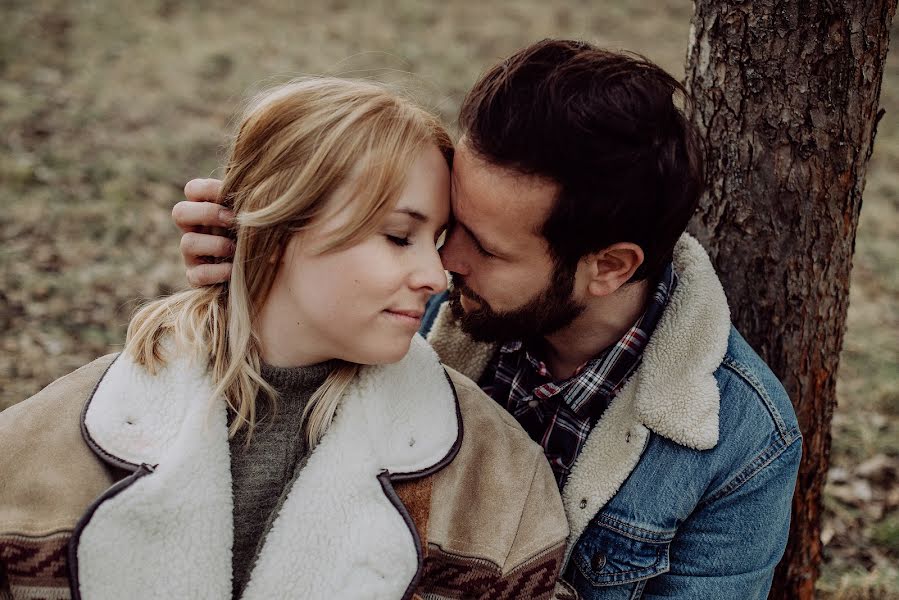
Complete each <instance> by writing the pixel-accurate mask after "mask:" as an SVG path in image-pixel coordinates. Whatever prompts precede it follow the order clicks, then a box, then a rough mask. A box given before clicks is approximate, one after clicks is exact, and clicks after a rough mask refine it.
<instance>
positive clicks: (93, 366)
mask: <svg viewBox="0 0 899 600" xmlns="http://www.w3.org/2000/svg"><path fill="white" fill-rule="evenodd" d="M116 356H118V355H117V354H107V355H106V356H101V357H100V358H98V359H96V360H94V361H92V362H89V363H88V364H86V365H84V366H82V367H80V368H79V369H77V370H75V371H72V372H71V373H69V374H68V375H63V376H62V377H60V378H59V379H57V380H56V381H54V382H53V383H51V384H49V385H48V386H47V387H45V388H44V389H42V390H41V391H39V392H38V393H36V394H35V395H34V396H31V397H30V398H27V399H26V400H23V401H21V402H19V403H17V404H14V405H12V406H11V407H9V408H7V409H6V410H4V411H2V412H0V431H4V433H13V429H15V430H22V429H25V428H28V426H29V425H39V426H40V427H41V428H42V429H44V428H46V427H48V426H49V425H51V424H52V423H54V422H57V421H64V420H66V418H67V417H70V416H75V417H76V418H77V417H78V416H79V415H80V414H81V409H82V407H83V405H84V402H85V401H86V400H87V399H88V397H89V396H90V394H91V393H92V392H93V390H94V388H95V387H96V386H97V383H98V382H99V381H100V379H101V378H102V377H103V374H104V373H105V372H106V370H107V369H108V368H109V365H111V364H112V361H114V360H115V358H116ZM6 428H12V429H10V430H9V431H7V430H6ZM0 439H8V438H6V437H0Z"/></svg>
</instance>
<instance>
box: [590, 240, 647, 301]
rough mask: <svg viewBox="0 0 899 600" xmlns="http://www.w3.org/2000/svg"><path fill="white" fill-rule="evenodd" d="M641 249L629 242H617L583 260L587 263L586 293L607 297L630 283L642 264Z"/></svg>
mask: <svg viewBox="0 0 899 600" xmlns="http://www.w3.org/2000/svg"><path fill="white" fill-rule="evenodd" d="M643 258H644V257H643V248H641V247H640V246H638V245H637V244H632V243H631V242H618V243H617V244H612V245H611V246H609V247H607V248H603V249H602V250H600V251H599V252H596V253H594V254H590V255H588V256H587V257H585V258H584V260H586V261H587V266H588V271H587V272H588V277H589V280H588V282H587V292H588V293H589V294H590V295H591V296H608V295H609V294H612V293H614V292H615V291H617V290H618V289H619V288H620V287H621V286H623V285H624V284H625V283H627V282H628V281H630V278H631V277H633V275H634V272H636V270H637V269H638V268H639V267H640V265H642V264H643Z"/></svg>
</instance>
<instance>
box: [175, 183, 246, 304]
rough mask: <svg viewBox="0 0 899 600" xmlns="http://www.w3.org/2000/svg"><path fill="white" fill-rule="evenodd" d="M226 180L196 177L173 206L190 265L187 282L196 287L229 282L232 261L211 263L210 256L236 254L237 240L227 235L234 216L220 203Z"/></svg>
mask: <svg viewBox="0 0 899 600" xmlns="http://www.w3.org/2000/svg"><path fill="white" fill-rule="evenodd" d="M221 191H222V182H221V181H219V180H218V179H192V180H191V181H188V182H187V185H186V186H184V197H185V198H187V200H182V201H181V202H179V203H178V204H176V205H175V207H174V208H173V209H172V219H173V220H174V221H175V225H177V226H178V228H179V229H180V230H181V231H182V232H184V235H182V236H181V257H182V258H183V259H184V266H185V267H187V281H188V282H189V283H190V284H191V285H192V286H194V287H200V286H204V285H212V284H214V283H221V282H223V281H227V280H228V279H229V278H230V277H231V263H230V262H210V257H214V258H227V257H230V256H231V255H233V254H234V242H232V241H231V240H230V239H228V238H227V237H226V235H227V229H226V228H228V227H231V225H232V224H233V220H234V215H233V214H232V213H231V211H229V210H228V209H226V208H222V207H221V206H220V205H219V202H220V201H221V199H220V197H219V196H220V195H221Z"/></svg>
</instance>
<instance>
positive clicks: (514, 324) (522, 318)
mask: <svg viewBox="0 0 899 600" xmlns="http://www.w3.org/2000/svg"><path fill="white" fill-rule="evenodd" d="M576 269H577V264H575V266H574V267H567V266H564V265H561V264H558V263H557V264H556V266H555V269H554V271H553V277H552V280H551V281H550V282H549V285H547V286H546V287H545V288H544V289H543V290H541V291H540V292H539V293H538V294H537V295H536V296H534V298H532V299H531V300H530V301H528V302H527V303H526V304H525V305H524V306H521V307H519V308H516V309H515V310H510V311H504V312H496V311H495V310H493V308H491V307H490V304H489V303H488V302H487V301H486V300H484V299H483V298H481V297H480V296H478V295H477V294H476V293H475V292H473V291H472V290H471V289H469V288H468V287H467V286H466V285H465V279H464V278H463V277H462V276H461V275H458V274H457V273H452V278H453V287H452V289H451V290H450V293H449V301H450V308H451V309H452V311H453V316H454V317H455V318H456V320H457V322H458V323H459V325H460V326H461V327H462V331H464V332H465V333H467V334H468V335H470V336H471V337H472V338H473V339H475V340H476V341H479V342H506V341H511V340H527V339H535V338H540V337H544V336H547V335H550V334H552V333H555V332H556V331H559V330H560V329H562V328H564V327H566V326H568V325H570V324H571V322H572V321H574V320H575V319H576V318H577V317H578V316H579V315H580V314H581V313H582V312H584V308H585V306H584V305H583V304H580V303H578V302H576V301H575V300H574V299H573V298H572V297H571V293H572V292H573V291H574V274H575V270H576ZM462 295H464V296H465V297H466V298H468V299H470V300H474V301H475V302H477V303H478V304H479V305H480V306H478V308H475V309H472V310H470V311H468V312H466V311H465V309H464V308H462V301H461V296H462Z"/></svg>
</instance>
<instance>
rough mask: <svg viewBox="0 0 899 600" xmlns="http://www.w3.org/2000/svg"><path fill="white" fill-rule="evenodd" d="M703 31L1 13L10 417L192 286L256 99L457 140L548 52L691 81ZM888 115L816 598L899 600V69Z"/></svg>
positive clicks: (418, 19)
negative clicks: (400, 91) (325, 104)
mask: <svg viewBox="0 0 899 600" xmlns="http://www.w3.org/2000/svg"><path fill="white" fill-rule="evenodd" d="M691 14H692V4H691V3H690V2H689V1H687V0H665V1H662V2H653V3H636V2H625V1H624V0H608V1H605V2H598V1H595V0H594V1H591V2H587V1H565V2H553V3H548V2H538V1H537V0H518V1H516V2H506V1H502V2H490V3H487V2H482V1H477V0H455V1H454V2H444V3H422V2H416V1H413V0H395V1H393V2H388V1H385V0H380V1H378V0H370V1H365V2H362V1H361V0H360V1H351V0H318V1H309V2H304V3H295V4H294V3H285V2H280V1H276V0H256V1H254V2H252V3H238V2H213V1H212V0H190V1H188V0H181V1H175V0H147V1H145V2H141V3H123V2H113V1H111V0H93V1H88V0H83V1H80V2H69V1H63V0H30V1H27V2H26V1H24V0H5V1H4V2H3V3H2V4H0V17H2V19H3V27H2V28H0V109H2V110H0V130H2V131H3V136H2V137H0V198H2V206H3V210H2V211H0V331H2V335H0V349H2V353H0V409H2V408H3V407H5V406H7V405H9V404H11V403H13V402H16V401H18V400H21V399H22V398H25V397H27V396H29V395H30V394H33V393H34V392H36V391H37V390H39V389H40V388H41V387H43V386H44V385H46V384H48V383H49V382H50V381H52V380H53V379H55V378H56V377H59V376H61V375H63V374H65V373H67V372H69V371H71V370H73V369H75V368H77V367H78V366H80V365H82V364H84V363H86V362H88V361H89V360H91V359H93V358H95V357H96V356H99V355H101V354H104V353H108V352H114V351H116V350H117V349H119V348H120V347H121V343H122V341H123V339H124V334H125V328H126V325H127V322H128V317H129V315H130V314H131V312H132V311H133V309H134V307H135V306H136V305H137V303H138V302H139V299H142V298H144V299H145V298H151V297H154V296H158V295H160V294H165V293H169V292H170V291H172V290H174V289H177V288H180V287H182V286H183V285H184V277H183V271H182V267H181V261H180V256H179V253H178V234H177V232H176V230H175V228H174V226H173V225H172V224H171V219H170V214H169V213H170V209H171V206H172V205H173V204H174V203H175V202H177V201H178V200H179V199H180V198H181V188H182V186H183V185H184V183H185V182H186V181H187V180H189V179H191V178H193V177H202V176H209V175H215V174H216V173H220V171H218V170H217V169H218V167H219V165H220V163H221V160H222V157H223V155H224V152H225V150H226V148H227V144H228V133H229V132H230V130H231V127H232V125H233V123H232V120H233V115H235V114H236V112H237V111H238V109H239V107H240V104H241V102H242V100H243V99H245V98H246V97H247V95H248V94H249V93H251V92H252V91H254V90H258V89H259V88H261V87H263V86H266V85H269V84H272V83H275V82H278V81H283V80H285V79H288V78H290V77H292V76H296V75H300V74H313V73H326V74H336V75H344V76H353V77H372V78H376V79H380V80H387V81H391V82H393V83H395V84H397V85H400V86H402V87H404V88H406V89H407V90H408V91H409V92H410V93H412V94H414V95H415V96H416V98H417V99H418V100H419V102H421V103H422V104H424V105H425V106H427V107H429V108H431V109H432V110H434V111H435V112H437V113H438V114H440V115H441V116H442V117H444V118H445V119H446V120H447V121H451V120H452V119H453V118H454V117H455V115H456V111H457V109H458V105H459V102H460V101H461V99H462V97H463V95H464V93H465V91H466V90H467V89H468V87H469V86H470V85H471V84H472V83H473V82H474V81H475V80H476V78H477V76H478V75H479V73H480V72H481V71H482V70H483V69H485V68H486V67H488V66H489V65H491V64H492V63H494V62H495V61H497V60H498V59H500V58H502V57H503V56H505V55H507V54H509V53H510V52H512V51H514V50H515V49H517V48H519V47H521V46H523V45H525V44H527V43H529V42H531V41H534V40H536V39H540V38H542V37H546V36H565V37H577V38H583V39H587V40H590V41H593V42H596V43H598V44H601V45H604V46H609V47H613V48H628V49H632V50H636V51H639V52H641V53H642V54H645V55H646V56H648V57H649V58H651V59H653V60H655V61H657V62H659V63H660V64H661V65H662V66H664V67H665V68H666V69H668V70H669V71H671V72H672V73H674V74H676V75H678V76H680V75H682V74H683V60H684V56H685V54H686V45H687V38H688V31H689V21H690V16H691ZM893 37H894V39H895V37H896V28H895V27H894V30H893ZM894 43H896V42H895V41H894ZM881 104H882V106H883V107H884V108H885V109H886V111H887V113H886V117H885V118H884V119H883V120H882V121H881V123H880V128H879V132H878V137H877V143H876V147H875V152H874V156H873V158H872V160H871V163H870V164H869V167H868V178H867V186H866V191H865V200H864V207H863V210H862V214H861V220H860V224H859V230H858V240H857V246H856V256H855V264H854V268H853V274H852V291H851V304H850V309H849V317H848V331H847V336H846V342H845V349H844V351H843V357H842V365H841V372H840V379H839V385H838V398H839V408H838V410H837V413H836V415H835V418H834V428H833V439H834V445H833V456H832V470H831V473H830V483H829V484H828V488H827V496H826V498H825V505H826V513H825V514H826V522H825V527H824V541H825V543H826V546H825V549H826V565H825V569H824V573H823V577H822V580H821V583H820V586H819V587H820V591H821V596H822V597H825V598H842V599H844V600H846V599H850V598H851V599H856V598H857V599H862V598H878V599H881V598H897V597H899V596H897V592H896V590H897V589H899V572H897V569H896V564H897V559H899V547H897V539H899V524H897V506H899V486H897V463H899V448H897V444H896V440H897V439H899V344H897V335H896V332H897V331H899V310H897V301H896V298H897V295H899V270H897V268H896V258H897V240H899V218H897V216H899V168H897V167H899V121H897V119H896V112H897V111H896V109H897V108H899V57H897V56H896V54H895V52H894V53H893V54H892V55H891V56H890V57H889V60H888V64H887V68H886V74H885V79H884V84H883V92H882V97H881Z"/></svg>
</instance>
